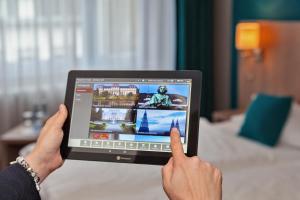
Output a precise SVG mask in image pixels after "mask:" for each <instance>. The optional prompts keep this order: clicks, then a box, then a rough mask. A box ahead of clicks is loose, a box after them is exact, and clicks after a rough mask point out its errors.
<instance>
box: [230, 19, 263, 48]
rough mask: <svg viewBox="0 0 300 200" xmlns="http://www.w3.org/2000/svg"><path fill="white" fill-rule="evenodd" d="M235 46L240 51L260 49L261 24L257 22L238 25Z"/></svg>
mask: <svg viewBox="0 0 300 200" xmlns="http://www.w3.org/2000/svg"><path fill="white" fill-rule="evenodd" d="M235 45H236V48H237V49H238V50H251V49H260V47H261V46H260V45H261V26H260V24H259V23H257V22H241V23H238V24H237V26H236V38H235Z"/></svg>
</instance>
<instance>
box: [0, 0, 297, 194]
mask: <svg viewBox="0 0 300 200" xmlns="http://www.w3.org/2000/svg"><path fill="white" fill-rule="evenodd" d="M299 22H300V2H299V1H298V0H272V1H271V0H222V1H219V0H201V1H199V0H151V1H150V0H51V1H49V0H0V155H1V156H0V169H1V166H2V167H4V166H7V165H8V163H9V161H11V160H13V159H15V157H16V156H17V155H18V154H26V153H28V152H29V151H30V148H26V147H25V146H26V145H28V144H31V143H34V142H35V141H36V138H37V137H38V133H39V130H40V128H41V126H42V124H43V121H44V120H45V119H47V117H48V116H49V115H51V114H52V113H54V112H55V111H56V109H57V107H58V105H59V104H60V103H62V102H63V101H64V95H65V87H66V80H67V76H68V72H69V71H70V70H72V69H94V70H126V69H130V70H191V69H193V70H201V71H202V73H203V85H202V94H201V95H202V101H201V119H200V132H199V134H200V137H199V138H200V139H199V150H198V153H199V154H200V155H202V156H203V158H205V159H206V160H208V161H210V162H212V163H213V164H215V165H216V166H218V167H219V168H221V169H222V171H223V175H224V185H223V186H224V187H223V189H224V199H300V193H299V191H298V189H297V188H296V185H299V183H300V177H299V175H295V174H299V173H298V171H299V167H300V158H299V155H300V152H299V149H300V127H299V123H298V121H299V120H300V118H299V117H300V114H299V113H300V111H299V109H300V108H299V100H300V82H299V80H300V79H299V78H298V77H299V74H300V56H299V55H298V54H299V53H298V52H300V37H299V35H300V23H299ZM199 95H200V92H199ZM274 125H278V126H276V127H274ZM33 145H34V144H33ZM23 147H25V148H23ZM27 147H28V146H27ZM31 147H32V145H31ZM76 166H78V167H77V168H76V167H75V164H74V163H70V164H69V163H68V162H67V164H66V165H64V167H63V168H62V169H60V170H61V171H59V172H58V175H56V176H55V175H54V176H53V177H54V178H52V179H51V178H50V180H49V181H48V182H47V183H46V184H45V188H46V190H47V189H48V190H47V192H45V193H46V195H45V196H44V198H45V199H81V198H84V194H88V195H90V197H91V199H97V192H94V191H93V189H95V191H97V188H93V185H97V184H99V182H97V180H96V179H97V177H95V182H93V181H92V183H93V184H86V185H84V186H83V185H77V186H74V185H73V186H72V187H71V186H70V187H69V185H68V184H66V185H62V188H63V189H64V190H62V189H59V188H57V187H52V186H53V185H59V184H60V182H63V181H61V179H60V178H59V175H62V174H64V175H65V177H70V178H74V177H73V176H72V174H74V173H77V174H78V173H80V166H81V167H83V164H82V165H80V164H78V163H76ZM84 167H87V169H89V170H91V171H92V170H96V169H95V167H97V168H99V169H102V168H101V167H103V170H107V168H111V166H108V165H107V166H106V165H104V166H100V165H99V164H98V165H96V164H94V166H86V165H84ZM106 167H107V168H106ZM73 168H74V169H73ZM112 169H114V170H116V171H118V170H120V169H116V168H112ZM76 170H77V171H76ZM123 170H124V169H123ZM126 170H128V171H129V172H130V169H127V168H126ZM283 171H284V173H283ZM141 172H144V173H145V174H147V173H148V171H147V169H145V171H143V170H142V171H141ZM120 173H121V172H120ZM132 173H133V174H132V176H136V175H135V174H134V172H132ZM153 173H154V174H155V172H153ZM129 174H130V173H129ZM84 175H85V176H89V175H88V174H84ZM84 175H82V176H84ZM82 178H83V177H82ZM142 178H143V176H142V175H141V177H140V179H141V181H142V182H143V180H142ZM154 179H155V180H154ZM154 179H153V183H155V184H160V183H159V181H160V178H159V174H157V176H156V175H155V176H154ZM109 180H110V181H111V179H109ZM124 181H125V179H124ZM150 182H151V181H150ZM246 182H247V183H246ZM259 182H260V183H261V184H259ZM283 183H284V184H283ZM132 184H133V185H131V186H132V188H135V186H136V185H134V182H133V183H132ZM245 184H247V185H248V186H249V187H243V185H245ZM262 185H263V186H262ZM73 187H74V188H78V191H82V188H84V189H85V191H86V193H82V194H79V193H76V192H74V190H76V189H74V188H73ZM107 187H108V186H107ZM112 187H114V186H112ZM128 187H130V186H128ZM127 189H128V188H127ZM152 189H154V190H155V192H152ZM119 190H120V191H121V192H122V191H123V190H124V191H123V192H124V193H126V192H125V191H126V187H124V188H123V187H121V188H119ZM105 191H106V192H108V193H109V192H111V190H110V189H108V190H105ZM129 191H130V189H129ZM147 192H149V194H148V193H147ZM140 193H143V194H148V196H147V197H149V198H148V199H163V198H164V196H163V194H162V191H161V190H159V189H155V187H149V188H147V189H145V188H144V189H141V190H140ZM71 194H72V195H73V196H72V195H71ZM80 195H81V196H80ZM93 195H94V196H93ZM110 195H112V196H109V198H108V199H119V197H118V196H117V194H115V195H116V196H113V194H111V193H110ZM128 198H130V199H132V198H133V199H134V198H136V199H141V196H139V195H136V196H134V195H132V193H130V195H129V193H128ZM123 199H124V198H123Z"/></svg>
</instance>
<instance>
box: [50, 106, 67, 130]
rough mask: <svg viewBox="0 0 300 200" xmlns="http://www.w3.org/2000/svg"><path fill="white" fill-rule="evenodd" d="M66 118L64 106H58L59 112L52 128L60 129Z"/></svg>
mask: <svg viewBox="0 0 300 200" xmlns="http://www.w3.org/2000/svg"><path fill="white" fill-rule="evenodd" d="M67 116H68V111H67V108H66V106H65V105H64V104H60V106H59V110H58V112H57V114H56V116H55V119H54V120H53V126H55V127H56V128H62V127H63V125H64V123H65V121H66V119H67Z"/></svg>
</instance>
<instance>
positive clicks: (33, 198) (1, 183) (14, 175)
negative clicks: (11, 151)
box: [0, 164, 41, 200]
mask: <svg viewBox="0 0 300 200" xmlns="http://www.w3.org/2000/svg"><path fill="white" fill-rule="evenodd" d="M0 199H5V200H16V199H22V200H27V199H28V200H29V199H30V200H40V199H41V198H40V195H39V193H38V191H37V190H36V186H35V183H34V181H33V179H32V177H31V176H30V175H29V174H28V172H26V170H25V169H24V168H23V167H22V166H20V165H19V164H14V165H11V166H10V167H8V168H6V169H5V170H3V171H1V172H0Z"/></svg>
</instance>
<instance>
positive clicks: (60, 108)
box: [58, 104, 63, 112]
mask: <svg viewBox="0 0 300 200" xmlns="http://www.w3.org/2000/svg"><path fill="white" fill-rule="evenodd" d="M62 110H63V105H62V104H60V105H59V108H58V111H59V112H62Z"/></svg>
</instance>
